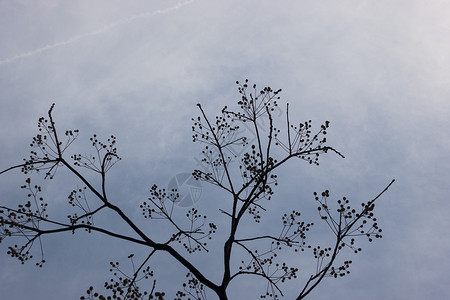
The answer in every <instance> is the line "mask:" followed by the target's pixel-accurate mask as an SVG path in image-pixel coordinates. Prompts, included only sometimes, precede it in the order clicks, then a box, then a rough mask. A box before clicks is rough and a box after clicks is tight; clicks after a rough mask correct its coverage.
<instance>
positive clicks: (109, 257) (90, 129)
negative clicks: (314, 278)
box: [0, 0, 450, 300]
mask: <svg viewBox="0 0 450 300" xmlns="http://www.w3.org/2000/svg"><path fill="white" fill-rule="evenodd" d="M449 14H450V4H449V3H448V2H447V1H439V0H427V1H425V0H408V1H406V0H398V1H387V0H379V1H368V0H358V1H356V0H344V1H331V0H324V1H305V0H299V1H298V0H297V1H287V0H286V1H284V0H283V1H269V0H262V1H235V0H230V1H207V0H194V1H187V2H179V1H172V0H170V1H169V0H167V1H162V0H158V1H156V0H155V1H126V2H125V1H118V0H115V1H84V0H80V1H58V0H42V1H19V0H15V1H0V101H1V102H0V104H1V110H0V124H1V126H0V149H1V152H0V153H1V155H0V169H6V168H7V167H9V166H11V165H13V164H15V163H20V162H21V161H22V158H23V157H26V156H27V155H28V154H29V150H30V149H29V142H30V140H31V138H32V137H33V136H34V135H35V134H36V133H37V126H36V125H37V119H38V118H39V117H40V116H43V115H45V114H46V112H47V111H48V109H49V107H50V105H51V104H52V103H56V106H55V109H54V118H55V120H56V124H57V126H58V128H61V129H60V130H65V129H73V128H78V129H79V130H80V136H79V138H78V140H77V142H76V143H75V144H74V145H73V148H72V149H73V151H74V152H73V153H75V152H76V151H88V149H89V137H90V136H91V135H92V134H93V133H96V134H97V135H98V136H102V137H109V136H110V135H111V134H113V135H114V136H116V137H117V141H118V142H117V147H118V151H119V154H120V155H121V157H122V161H120V162H119V163H118V164H117V165H116V166H114V168H113V169H111V171H110V173H109V174H108V176H109V177H108V183H107V186H108V188H109V194H110V195H111V198H113V199H114V200H113V201H115V203H116V204H117V205H119V206H120V207H122V208H123V209H124V211H126V212H127V213H128V214H129V215H130V216H131V217H132V218H133V220H136V222H137V224H139V225H140V226H142V227H143V228H148V229H147V230H148V232H152V233H153V232H155V233H154V234H155V235H158V234H162V233H164V232H166V231H167V227H166V225H164V224H163V223H158V222H156V223H155V222H153V223H149V222H148V221H147V220H145V219H143V218H142V216H141V211H140V209H139V205H140V204H141V203H142V202H143V201H145V200H146V199H147V198H148V197H149V189H150V187H151V186H152V185H153V184H157V185H158V186H161V187H166V186H167V185H168V183H169V182H170V181H171V179H172V178H174V176H176V175H177V174H183V173H189V172H192V170H193V169H194V168H199V167H202V166H201V165H199V164H198V160H199V157H200V152H201V150H202V145H200V144H196V143H192V132H191V126H192V121H191V118H192V117H197V116H198V115H199V113H200V112H199V111H198V108H197V106H196V104H197V103H201V104H202V107H203V108H204V109H205V111H206V113H207V114H208V116H210V117H214V116H215V115H216V114H218V113H219V112H220V109H221V108H222V107H223V106H225V105H228V106H233V105H235V104H236V101H238V100H239V95H238V93H237V86H236V84H235V81H236V80H239V81H243V80H245V79H246V78H248V79H249V81H250V82H251V83H256V84H257V85H258V86H259V87H264V86H270V87H272V88H273V89H279V88H281V89H282V90H283V91H282V93H281V99H280V110H279V116H277V117H278V118H280V120H283V119H282V118H284V113H285V107H286V106H285V105H286V103H289V104H290V106H289V115H290V117H291V119H292V120H294V121H295V122H304V121H305V120H309V119H311V120H312V121H313V126H316V127H315V128H319V127H320V124H322V123H323V122H324V121H325V120H329V121H330V124H331V125H330V129H329V131H328V136H327V140H328V142H329V144H330V145H332V146H333V147H335V148H336V149H338V150H339V151H340V152H341V153H343V154H344V155H345V157H346V158H345V159H342V158H340V157H338V156H337V155H333V154H332V153H330V154H328V155H326V156H323V157H321V161H320V166H310V165H308V164H307V163H305V162H302V161H293V162H290V163H289V164H288V165H286V166H285V167H284V168H283V169H281V170H280V171H279V172H278V173H277V174H278V177H279V186H278V187H277V189H276V190H275V195H274V199H273V200H271V202H270V203H268V204H267V208H270V209H271V210H270V214H266V215H265V217H266V219H267V220H268V221H274V222H276V219H275V217H272V216H281V215H282V214H283V213H284V212H285V211H290V210H292V209H297V210H299V211H301V212H302V216H303V217H304V218H305V220H310V221H317V211H315V205H316V204H315V203H314V200H313V196H312V193H313V192H314V191H319V192H320V191H323V190H325V189H329V190H330V192H331V196H332V198H335V199H338V198H340V197H342V196H347V197H348V198H349V199H351V200H352V201H353V203H355V204H356V205H358V203H360V202H367V201H368V200H370V199H372V198H373V197H374V196H376V195H377V194H378V193H379V192H380V191H381V190H382V189H383V188H384V187H385V186H386V185H387V184H388V183H389V182H390V181H391V180H392V179H396V182H395V183H394V185H392V186H391V188H390V189H389V190H388V191H387V192H386V193H385V194H384V195H383V197H382V198H380V199H379V200H378V201H377V204H376V211H375V213H376V215H377V217H378V223H379V224H380V226H381V228H382V229H383V233H384V234H383V238H382V239H378V240H376V241H374V242H373V243H371V244H369V243H366V242H365V241H363V242H361V246H362V248H363V251H362V252H361V253H359V254H358V255H351V254H350V255H349V256H348V258H350V259H352V260H353V262H354V263H353V265H352V266H351V269H350V270H351V274H350V275H349V276H346V277H344V278H342V279H326V280H324V281H323V282H322V283H321V284H320V285H319V287H318V288H317V289H316V290H314V291H313V293H312V294H311V297H310V298H311V299H330V298H331V297H333V298H335V299H350V300H351V299H369V300H370V299H443V298H445V297H446V296H447V295H448V294H450V285H449V284H448V276H447V275H448V270H449V269H450V260H449V259H448V253H450V234H449V232H448V228H449V227H450V221H449V220H450V219H449V218H448V213H449V212H450V204H449V200H448V195H449V194H450V183H449V175H448V174H450V163H449V158H450V157H449V153H450V131H449V128H450V122H449V116H450V84H449V83H450V68H449V66H450V56H449V55H448V53H450V39H449V38H448V37H449V36H450V18H448V15H449ZM69 150H70V149H69ZM69 150H68V151H69ZM71 151H72V150H71ZM58 172H59V173H58V174H57V175H58V176H57V177H56V179H55V180H54V181H52V182H48V181H46V182H44V183H43V184H44V185H43V191H44V195H45V197H46V199H47V201H48V202H49V207H50V208H49V209H50V212H51V213H52V214H53V215H55V216H57V215H58V214H59V215H61V214H63V213H65V212H66V211H67V209H68V205H67V195H68V194H69V193H70V191H71V189H72V188H73V187H74V186H77V185H79V184H80V183H79V182H76V180H75V179H74V178H73V177H71V176H70V174H69V173H68V172H65V171H64V170H59V171H58ZM24 178H25V177H24V176H23V175H22V174H20V172H18V171H12V172H9V173H7V174H6V175H5V174H3V175H0V191H1V194H0V202H1V203H2V204H4V203H6V204H11V205H15V204H14V203H17V202H18V201H21V200H23V198H25V197H24V196H25V195H24V194H23V192H22V191H21V190H20V188H19V187H20V185H22V184H23V180H24ZM36 180H37V179H36ZM92 180H94V181H95V180H97V179H96V178H92ZM226 196H227V195H226V194H223V193H221V192H220V191H218V190H217V189H216V188H214V187H212V186H208V185H207V184H203V185H202V188H201V195H200V196H199V198H198V199H196V201H197V203H196V204H195V206H196V207H197V208H199V210H200V211H205V212H208V214H209V215H210V216H211V217H214V216H217V215H218V214H217V211H218V209H219V208H220V207H221V205H223V204H222V203H226V201H227V198H226ZM185 209H186V208H182V207H178V208H177V211H178V213H179V212H184V211H185ZM115 220H116V219H114V216H113V215H107V214H106V215H104V216H102V217H100V219H99V222H103V224H105V226H108V227H109V228H112V229H114V230H117V231H119V232H127V231H126V230H127V229H126V228H124V227H121V224H119V223H118V222H116V221H115ZM221 220H222V219H220V215H219V219H218V222H219V223H220V222H222V221H221ZM249 224H250V223H249ZM223 226H225V225H223ZM273 226H274V225H272V223H270V222H267V223H263V224H261V225H258V226H257V227H255V226H254V225H248V228H247V227H246V228H245V229H244V231H247V232H249V233H252V232H256V231H257V232H260V231H261V232H263V231H264V230H270V229H272V228H273ZM219 228H220V227H219ZM222 228H223V227H222ZM321 228H322V227H320V226H318V229H317V231H315V232H316V235H314V234H313V233H311V240H313V241H314V238H318V239H319V241H318V242H321V243H323V244H325V243H326V241H331V240H332V236H331V235H330V233H329V232H327V231H326V230H324V229H321ZM221 232H222V233H223V232H225V230H222V231H220V230H219V232H218V233H217V235H218V239H219V240H220V233H221ZM43 242H44V251H45V257H46V260H47V263H46V264H45V265H44V267H43V268H37V267H35V266H34V263H33V262H30V263H26V264H25V265H21V264H20V263H19V262H17V261H16V260H13V259H11V258H10V257H8V256H7V255H6V253H5V252H6V245H7V241H5V242H4V243H2V244H0V252H1V254H0V280H1V282H2V285H0V295H2V298H5V299H31V298H33V299H48V300H51V299H63V298H64V299H79V297H80V296H81V295H83V293H84V291H85V290H86V289H87V288H88V287H89V286H90V285H95V286H96V287H99V288H101V287H102V285H103V282H104V281H106V280H108V279H109V278H110V277H109V276H110V275H109V274H108V269H109V261H119V262H120V263H121V265H123V266H124V268H130V262H129V261H128V260H127V256H128V255H129V254H130V253H135V254H136V257H137V258H139V257H141V256H143V255H145V253H146V252H145V251H146V249H142V247H135V246H130V245H128V244H127V243H124V242H121V241H117V240H113V239H111V238H107V237H103V236H101V235H98V234H92V235H88V234H85V233H82V232H80V233H76V234H74V235H70V234H68V235H58V236H49V237H47V238H45V239H44V241H43ZM213 245H214V244H213ZM212 247H213V249H212V250H214V246H212ZM216 250H217V249H216ZM218 251H219V253H220V249H219V250H218ZM211 252H213V251H211ZM215 253H216V255H217V252H215ZM344 254H345V253H343V255H344ZM219 255H220V254H219ZM308 255H309V256H308ZM346 255H347V254H346ZM344 258H346V257H343V259H344ZM289 259H290V260H291V261H293V262H294V263H297V262H298V263H299V264H301V265H302V269H301V274H302V276H300V278H298V280H297V281H291V282H289V283H286V284H285V285H283V286H282V289H283V292H284V294H285V298H286V299H292V298H293V297H294V296H295V295H297V294H298V291H299V290H300V289H301V288H300V287H302V286H303V285H302V283H304V279H305V278H307V276H309V274H310V272H312V271H310V269H308V267H310V266H309V265H308V259H309V261H311V254H309V253H305V254H304V255H303V256H302V257H301V258H298V260H297V258H296V257H289ZM192 260H193V262H194V263H195V264H196V265H198V266H199V268H201V269H202V270H204V271H205V273H207V274H209V275H210V276H211V277H212V278H213V279H214V280H215V281H216V282H218V281H219V273H217V268H218V266H219V267H220V259H218V258H217V256H214V254H212V253H209V254H202V255H197V256H195V255H194V256H193V257H192ZM215 262H217V265H216V264H215ZM303 263H304V264H303ZM151 266H152V267H154V268H155V272H156V274H158V277H157V279H158V284H159V286H160V287H161V289H166V290H167V293H168V294H169V295H173V293H175V292H176V290H177V289H178V288H179V287H180V285H181V283H182V280H183V277H184V275H185V270H184V269H182V268H180V267H179V266H178V265H177V264H176V263H174V261H173V260H171V259H170V257H168V256H167V255H162V254H161V255H159V256H158V257H156V259H155V260H154V261H152V262H151ZM303 270H304V271H303ZM302 280H303V281H302ZM264 289H265V285H264V283H263V282H262V281H260V280H253V279H250V278H246V280H242V281H239V282H236V283H234V284H233V286H232V292H231V296H232V299H244V298H245V299H258V298H259V294H257V295H256V294H255V293H254V291H255V290H264ZM208 299H215V298H214V295H213V294H212V293H209V298H208Z"/></svg>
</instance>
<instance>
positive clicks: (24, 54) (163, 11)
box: [0, 0, 194, 65]
mask: <svg viewBox="0 0 450 300" xmlns="http://www.w3.org/2000/svg"><path fill="white" fill-rule="evenodd" d="M192 2H194V0H188V1H184V2H179V3H177V4H176V5H174V6H172V7H169V8H166V9H158V10H155V11H153V12H145V13H141V14H137V15H134V16H131V17H126V18H123V19H120V20H118V21H116V22H113V23H110V24H108V25H105V26H103V27H102V28H100V29H97V30H94V31H91V32H87V33H83V34H80V35H76V36H74V37H71V38H69V39H67V40H65V41H60V42H55V43H53V44H48V45H46V46H43V47H40V48H37V49H34V50H31V51H27V52H22V53H19V54H17V55H15V56H13V57H8V58H5V59H2V60H0V65H4V64H8V63H12V62H15V61H17V60H19V59H22V58H25V57H30V56H34V55H37V54H39V53H42V52H45V51H48V50H52V49H55V48H58V47H62V46H67V45H70V44H73V43H75V42H78V41H79V40H82V39H84V38H87V37H90V36H95V35H99V34H102V33H105V32H107V31H110V30H112V29H114V28H116V27H118V26H121V25H124V24H129V23H131V22H133V21H135V20H138V19H146V18H151V17H154V16H156V15H163V14H167V13H169V12H172V11H174V10H177V9H179V8H181V7H183V6H185V5H187V4H190V3H192Z"/></svg>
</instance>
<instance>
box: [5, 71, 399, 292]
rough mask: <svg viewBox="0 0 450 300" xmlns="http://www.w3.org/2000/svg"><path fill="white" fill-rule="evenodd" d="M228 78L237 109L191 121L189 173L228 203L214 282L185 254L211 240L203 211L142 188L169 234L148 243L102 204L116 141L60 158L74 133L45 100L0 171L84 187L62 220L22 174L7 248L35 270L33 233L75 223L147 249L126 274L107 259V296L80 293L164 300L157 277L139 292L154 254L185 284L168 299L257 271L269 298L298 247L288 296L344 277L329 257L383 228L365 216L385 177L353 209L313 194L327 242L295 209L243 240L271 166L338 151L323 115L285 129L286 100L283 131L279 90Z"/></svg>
mask: <svg viewBox="0 0 450 300" xmlns="http://www.w3.org/2000/svg"><path fill="white" fill-rule="evenodd" d="M237 84H238V91H239V94H240V100H239V101H238V105H239V108H238V109H236V110H230V109H229V108H227V107H226V106H225V107H224V108H223V109H222V111H221V114H220V115H219V116H217V117H216V118H215V119H214V120H211V119H209V118H208V117H207V116H206V113H205V111H204V109H203V107H202V106H201V105H200V104H198V107H199V110H200V116H199V117H198V118H196V119H193V122H194V123H193V127H192V130H193V141H194V142H200V143H202V144H204V145H205V147H204V150H203V151H202V155H203V157H202V162H203V164H204V165H205V166H207V168H205V170H195V171H194V172H193V176H194V178H195V179H196V180H201V181H203V182H207V183H210V184H212V185H215V186H217V187H218V188H219V189H221V190H223V192H224V193H226V194H228V199H229V201H227V202H224V203H223V204H221V206H220V207H218V208H217V209H218V210H219V211H220V212H221V213H223V214H224V215H225V216H226V218H227V220H228V221H229V229H224V230H225V231H227V232H228V233H227V235H226V237H224V239H223V240H224V243H223V245H222V247H223V252H222V253H218V254H217V256H216V258H220V260H218V259H215V261H214V262H211V263H218V265H217V267H216V268H217V270H221V272H222V273H221V274H222V280H221V281H220V282H213V281H212V280H211V279H209V278H208V277H207V276H205V275H204V274H203V273H202V271H200V269H199V268H198V267H197V266H195V265H194V264H193V263H192V262H191V261H190V260H189V255H190V254H192V253H196V252H199V251H208V243H207V241H209V240H210V239H211V238H212V237H213V234H214V233H215V231H216V229H217V227H216V225H215V224H214V223H213V222H210V221H207V218H206V216H203V215H201V214H200V213H199V211H198V210H197V209H196V208H190V209H189V210H188V211H187V213H186V215H185V216H186V218H187V220H180V219H179V218H178V217H175V215H174V213H173V211H174V203H176V201H177V199H178V198H179V197H180V195H179V193H178V191H176V190H170V191H168V190H165V189H160V188H158V187H157V186H156V185H154V186H152V187H151V189H150V197H149V199H148V200H147V201H145V202H143V203H142V204H141V206H140V208H141V209H142V214H143V216H144V218H147V219H151V220H155V219H162V220H164V221H166V222H168V224H170V225H171V228H172V229H173V232H172V234H171V235H169V236H168V237H167V238H166V239H165V240H156V238H155V237H154V236H152V234H151V232H150V233H149V232H146V231H145V230H144V229H143V228H139V227H138V225H136V224H137V223H136V222H135V221H133V220H132V219H131V218H130V217H129V216H127V215H126V214H125V213H124V211H123V210H122V209H121V208H120V207H119V206H117V205H116V204H113V203H112V202H111V201H110V199H109V198H108V194H107V192H106V186H105V182H106V179H107V178H106V174H107V172H108V171H109V170H110V169H111V168H112V167H113V166H114V165H115V164H116V163H117V162H118V161H119V160H120V159H121V158H120V157H119V155H118V153H117V149H116V147H115V143H116V137H114V136H111V137H110V138H109V139H107V141H106V142H101V141H100V139H99V138H98V137H97V136H96V135H95V134H94V135H93V137H92V138H91V139H90V141H91V143H92V147H93V149H94V151H93V154H92V155H86V154H85V155H83V154H73V155H71V156H70V157H68V156H67V155H66V152H67V151H68V148H69V146H70V145H71V144H72V143H73V142H74V141H75V140H76V139H77V137H78V130H67V131H65V132H64V135H60V132H59V131H57V130H56V125H55V122H54V120H53V116H52V112H53V108H54V105H52V107H51V108H50V110H49V111H48V117H47V118H44V117H41V118H40V119H39V122H38V129H39V134H37V135H36V136H35V137H34V138H33V140H32V142H31V145H30V146H31V148H32V150H31V154H30V156H29V157H28V158H25V159H24V161H23V163H21V164H18V165H14V166H11V167H9V168H7V169H6V170H4V171H2V172H1V173H0V174H3V173H6V172H9V171H11V170H13V169H21V171H22V172H23V173H24V174H32V173H37V174H40V175H43V177H44V178H45V179H52V178H53V177H54V176H55V175H56V172H57V170H58V169H59V168H66V169H67V170H68V171H70V172H71V173H72V174H73V175H75V177H76V178H77V179H78V181H79V183H81V184H83V187H82V188H77V189H74V190H73V191H72V192H71V193H70V194H69V196H68V203H69V204H70V205H71V206H73V213H72V214H71V215H69V216H67V218H66V219H64V217H62V216H60V218H57V219H54V218H51V217H50V216H49V215H48V214H47V205H48V203H47V202H46V201H45V200H44V198H43V197H42V196H41V191H42V190H41V187H40V186H38V185H35V184H32V182H31V179H30V178H27V179H26V180H25V184H24V185H22V186H21V188H22V189H24V190H26V192H27V196H28V197H27V198H28V199H27V200H25V201H24V202H20V204H18V206H17V207H15V208H13V207H5V206H3V205H2V206H0V242H1V241H4V240H9V239H11V240H14V241H15V242H17V239H18V238H20V239H21V243H17V244H13V245H10V246H8V250H7V253H8V254H9V255H10V256H11V257H14V258H17V259H18V260H19V261H20V262H21V263H24V262H25V261H27V260H29V259H31V258H33V254H32V252H36V251H33V250H36V249H34V248H37V252H38V255H39V256H40V258H39V259H38V261H37V263H36V265H37V266H39V267H42V265H43V264H44V263H45V260H44V252H43V246H42V242H41V240H42V238H43V237H44V236H46V235H50V234H54V233H61V232H67V233H73V232H75V231H78V230H80V229H83V230H86V231H87V232H88V233H91V232H93V231H95V232H99V233H102V234H105V235H108V236H111V237H113V238H117V239H122V240H125V241H127V242H129V243H133V244H138V245H143V246H146V247H148V256H147V257H146V258H145V259H144V260H143V261H142V262H139V263H138V264H135V263H134V255H133V254H131V255H130V256H129V257H128V259H130V260H131V262H132V265H133V273H132V274H126V273H125V272H124V271H122V270H121V268H120V265H119V263H118V262H111V268H110V271H111V273H112V279H111V280H109V281H107V282H105V286H104V287H105V289H106V292H107V293H109V294H110V296H103V295H101V294H100V293H98V292H96V290H94V288H93V287H89V289H88V290H87V291H86V294H85V296H82V297H81V299H112V298H114V299H164V298H167V296H166V294H165V293H164V292H158V291H156V290H157V288H156V285H157V280H156V279H153V280H150V281H147V282H146V286H147V289H146V290H145V291H144V290H142V289H141V288H140V286H142V283H143V281H142V280H145V279H150V278H152V277H154V273H153V272H154V271H153V270H151V269H150V267H149V266H148V262H149V261H150V259H152V257H153V255H154V254H155V253H156V252H158V251H162V252H165V253H167V254H169V255H170V256H171V257H172V258H173V259H174V260H176V261H177V262H178V263H179V264H180V265H181V266H183V267H184V268H186V269H187V272H188V274H187V276H186V283H184V284H183V285H182V286H181V289H180V290H179V291H178V292H177V293H176V295H175V298H176V299H182V298H195V299H206V296H207V293H209V294H216V295H217V297H218V298H219V299H228V296H227V288H228V287H229V285H230V283H231V282H232V281H233V280H235V279H236V278H238V277H243V276H256V277H259V278H261V279H262V280H264V281H265V282H266V283H267V287H266V290H265V291H262V292H261V298H274V299H277V298H279V297H280V296H283V292H282V289H281V285H282V284H283V283H284V282H286V281H287V280H292V279H294V278H296V277H297V274H298V272H299V269H298V267H297V266H290V265H288V264H287V263H286V262H283V258H286V259H287V258H289V261H293V260H294V259H295V255H298V254H299V253H301V252H305V250H308V251H310V252H311V253H312V255H313V257H314V258H313V259H314V260H315V261H316V269H315V270H312V272H311V275H310V276H309V278H308V279H307V281H306V282H305V283H303V285H302V284H301V283H297V285H298V296H297V299H303V298H304V297H306V296H307V295H308V294H309V293H310V292H311V291H312V290H313V289H314V288H315V287H317V285H318V284H319V283H320V282H321V281H322V280H323V279H324V278H325V277H335V278H336V277H341V276H344V275H346V274H348V273H349V266H350V265H351V263H352V261H351V260H346V261H344V262H343V264H342V265H339V264H337V263H336V258H337V256H338V255H339V254H340V253H341V251H342V250H343V249H344V248H349V249H351V250H352V251H354V253H358V252H360V251H361V248H360V247H358V246H356V240H357V239H359V238H364V237H366V238H367V239H368V240H369V241H372V239H373V238H381V232H382V230H381V229H380V227H379V225H378V223H377V220H376V218H375V217H374V213H373V210H374V207H375V201H376V200H377V199H378V198H379V197H380V196H381V195H382V194H383V193H384V192H385V191H386V190H387V189H388V188H389V187H390V186H391V184H392V183H393V182H394V180H392V181H391V182H390V183H389V184H388V185H387V186H386V187H385V188H384V189H383V190H382V191H381V192H380V193H379V194H378V195H377V196H376V197H374V198H373V199H372V200H369V201H367V202H365V203H362V205H361V207H360V208H353V206H351V205H350V203H349V200H348V199H346V198H345V197H344V198H342V199H340V200H337V201H336V202H335V201H330V194H329V191H328V190H326V191H324V192H322V193H314V197H315V201H317V204H318V215H319V217H320V219H321V220H323V221H324V222H325V223H326V224H327V225H328V227H329V229H330V230H331V232H332V233H333V235H334V241H332V242H331V243H330V245H331V246H326V247H323V246H318V245H317V246H312V245H310V244H308V243H307V241H306V240H307V234H308V233H309V230H310V228H311V227H312V226H313V225H314V224H313V223H305V222H304V221H301V220H300V216H301V215H300V212H299V211H296V210H292V211H291V212H289V213H286V214H284V215H283V216H282V217H281V223H280V224H279V226H280V231H279V233H278V234H272V233H258V234H256V233H255V234H254V235H252V236H246V237H242V235H241V234H240V231H239V229H240V228H241V227H240V225H241V224H242V223H243V222H248V219H252V218H253V220H254V221H255V222H256V223H260V222H263V218H262V216H261V212H262V211H265V210H266V209H265V204H266V203H267V202H266V201H268V200H271V199H272V197H273V194H274V190H273V187H274V186H276V185H277V175H276V173H275V172H278V170H279V169H280V167H281V166H282V165H284V164H286V163H287V162H288V161H290V160H291V159H301V160H304V161H306V162H307V163H309V164H316V165H318V164H319V156H320V155H322V154H325V153H328V152H332V153H334V154H336V155H338V156H340V157H344V156H343V155H342V154H341V153H340V152H338V151H337V150H336V149H334V148H333V147H331V146H328V145H327V140H326V138H325V136H326V134H327V130H328V127H329V122H328V121H326V122H325V123H324V124H323V125H321V126H320V128H319V129H318V130H317V132H316V133H312V125H311V121H307V122H304V123H299V124H298V125H297V126H294V125H291V120H290V117H289V106H288V105H286V117H285V118H282V119H285V120H284V121H283V122H285V124H284V125H281V126H282V127H285V131H283V132H282V131H281V130H280V129H278V128H277V127H276V125H275V121H274V119H273V114H274V113H273V112H274V110H275V109H276V108H277V106H278V103H277V100H278V99H279V98H280V97H279V93H280V92H281V90H277V91H274V90H272V89H271V88H270V87H265V88H264V89H262V90H258V89H257V88H256V85H253V86H252V87H249V85H248V80H246V81H245V83H244V84H241V83H239V82H237ZM243 125H244V126H246V128H247V131H246V134H244V135H242V134H241V132H239V128H240V126H243ZM277 126H278V125H277ZM250 135H251V137H253V138H251V137H250ZM236 149H240V150H236ZM86 172H94V173H96V174H97V175H98V176H99V178H100V180H101V184H100V187H99V188H96V187H95V185H94V184H93V183H92V182H90V181H89V180H88V177H87V176H86V174H87V173H86ZM277 201H280V199H278V200H277ZM103 210H110V211H113V212H114V213H115V214H117V216H118V217H119V218H121V219H122V220H123V221H124V222H125V223H126V224H127V225H128V226H129V228H130V229H131V230H132V231H133V233H134V234H135V235H123V234H119V233H116V232H114V231H112V230H110V229H108V228H107V227H101V226H97V225H96V224H94V222H93V218H94V216H95V215H96V214H98V213H99V212H100V211H103ZM276 226H277V225H273V226H272V227H273V228H275V227H276ZM216 239H218V238H216ZM36 244H38V246H37V247H36ZM236 250H238V251H236ZM308 251H307V252H308ZM218 261H219V262H218ZM144 282H145V281H144ZM139 284H140V285H139ZM214 298H215V297H214Z"/></svg>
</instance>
